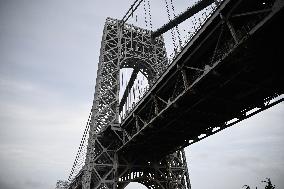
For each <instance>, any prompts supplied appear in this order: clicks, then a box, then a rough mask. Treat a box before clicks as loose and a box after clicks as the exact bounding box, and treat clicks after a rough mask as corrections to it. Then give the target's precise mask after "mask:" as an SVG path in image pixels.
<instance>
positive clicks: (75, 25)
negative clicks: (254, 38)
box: [0, 0, 284, 189]
mask: <svg viewBox="0 0 284 189" xmlns="http://www.w3.org/2000/svg"><path fill="white" fill-rule="evenodd" d="M132 2H133V1H132V0H120V1H118V0H103V1H98V0H97V1H95V0H0V189H16V188H21V189H52V188H54V186H55V183H56V180H57V179H67V177H68V174H69V172H70V169H71V166H72V163H73V161H74V158H75V155H76V151H77V148H78V145H79V142H80V138H81V136H82V133H83V129H84V127H85V123H86V120H87V117H88V113H89V111H90V107H91V103H92V100H93V92H94V87H95V78H96V69H97V62H98V57H99V48H100V41H101V36H102V30H103V25H104V21H105V18H106V17H108V16H110V17H114V18H121V17H122V16H123V14H124V13H125V12H126V10H127V9H128V7H129V6H130V4H131V3H132ZM177 2H178V3H179V4H180V6H181V7H186V6H187V5H186V6H184V3H185V0H184V1H183V3H181V2H182V0H179V1H177ZM187 2H188V1H187ZM155 3H156V2H155ZM153 9H154V10H155V11H153V12H155V13H157V14H158V13H159V11H157V10H156V9H155V7H154V8H153ZM163 22H164V20H163V18H159V17H158V20H157V23H163ZM283 123H284V104H283V103H282V104H279V105H277V106H276V107H274V108H271V109H270V110H267V111H265V112H264V113H261V114H259V115H257V116H255V117H253V118H251V119H249V120H246V121H243V122H242V123H240V124H238V125H236V126H233V127H232V128H229V129H227V130H225V131H223V132H221V133H218V134H216V135H214V136H212V137H209V138H207V139H206V140H204V141H201V142H199V143H197V144H194V145H192V146H190V147H188V148H187V149H186V154H187V160H188V166H189V171H190V177H191V182H192V186H193V188H195V189H207V188H218V189H228V188H232V189H238V188H241V187H242V186H243V185H244V184H250V185H251V186H256V185H258V186H261V184H260V181H261V180H262V179H264V178H265V177H271V179H272V181H273V183H274V184H276V186H277V188H279V189H280V188H284V181H283V178H284V162H283V160H284V149H283V144H284V139H283V134H284V130H283V126H284V125H283ZM140 187H141V188H142V186H140V185H137V184H131V186H128V189H131V188H132V189H133V188H140ZM260 188H261V187H260Z"/></svg>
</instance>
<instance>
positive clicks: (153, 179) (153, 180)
mask: <svg viewBox="0 0 284 189" xmlns="http://www.w3.org/2000/svg"><path fill="white" fill-rule="evenodd" d="M167 66H168V60H167V57H166V51H165V47H164V42H163V38H162V37H158V38H156V39H155V40H153V39H152V38H151V31H149V30H145V29H142V28H138V27H135V26H133V25H128V24H124V25H123V27H122V25H121V24H120V21H119V20H116V19H112V18H107V20H106V23H105V27H104V32H103V38H102V43H101V52H100V60H99V65H98V72H97V80H96V88H95V96H94V101H93V107H92V114H91V115H92V116H91V121H90V130H89V140H88V148H87V155H86V160H85V166H84V168H83V169H82V171H81V172H80V173H79V174H78V175H77V177H76V179H74V180H73V184H72V186H73V187H76V186H79V185H81V184H82V188H84V189H89V188H92V189H93V188H100V189H101V188H106V189H107V188H109V189H113V188H124V187H125V186H126V185H127V184H128V183H129V182H132V181H136V182H140V183H142V184H144V185H145V186H147V187H148V188H153V189H154V188H173V187H174V188H184V189H188V188H190V183H189V176H188V171H187V165H186V160H185V154H184V151H183V150H180V151H177V152H175V153H173V154H171V155H167V156H165V157H164V158H162V159H147V158H145V157H140V158H139V157H133V156H123V155H120V154H117V153H116V150H117V149H118V148H119V147H120V146H121V145H122V144H123V143H125V139H126V138H127V137H130V136H127V135H128V134H127V132H125V131H124V130H123V129H122V128H121V127H120V125H119V115H120V114H122V113H123V112H122V111H123V107H124V106H125V103H126V98H127V95H128V93H129V90H128V89H131V87H132V85H133V80H135V78H136V76H137V73H138V72H141V73H142V74H143V75H144V76H145V77H146V78H147V79H148V81H149V85H150V86H152V85H153V83H154V82H155V81H156V80H157V78H158V77H159V76H160V75H161V74H162V73H163V72H164V70H165V69H166V68H167ZM122 68H132V69H133V72H132V76H131V79H130V81H129V82H128V86H127V87H126V90H125V93H124V95H123V96H122V99H121V100H119V90H120V89H119V87H120V82H119V71H120V69H122ZM137 121H138V120H137ZM80 180H83V182H82V183H81V182H80ZM76 181H78V183H76Z"/></svg>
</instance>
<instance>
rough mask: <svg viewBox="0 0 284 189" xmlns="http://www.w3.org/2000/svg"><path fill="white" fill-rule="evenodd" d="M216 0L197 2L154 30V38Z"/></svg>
mask: <svg viewBox="0 0 284 189" xmlns="http://www.w3.org/2000/svg"><path fill="white" fill-rule="evenodd" d="M214 2H216V0H201V1H199V2H198V3H197V4H195V5H193V6H192V7H190V8H188V9H187V10H186V11H185V12H183V13H181V14H180V15H179V16H177V17H176V18H175V19H173V20H170V21H169V22H168V23H167V24H165V25H163V26H162V27H160V28H159V29H157V30H156V31H154V32H153V33H152V35H151V37H152V38H153V39H155V38H156V37H158V36H160V35H162V34H163V33H166V32H167V31H169V30H170V29H172V28H174V27H176V26H177V25H179V24H180V23H182V22H183V21H185V20H186V19H188V18H190V17H191V16H193V15H194V14H196V13H198V12H199V11H201V10H202V9H204V8H205V7H207V6H209V5H211V4H212V3H214Z"/></svg>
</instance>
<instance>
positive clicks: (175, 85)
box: [69, 0, 284, 189]
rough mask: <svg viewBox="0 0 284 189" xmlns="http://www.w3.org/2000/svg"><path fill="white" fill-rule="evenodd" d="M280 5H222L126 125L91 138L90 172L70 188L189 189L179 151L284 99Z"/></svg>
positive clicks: (276, 0) (253, 1)
mask: <svg viewBox="0 0 284 189" xmlns="http://www.w3.org/2000/svg"><path fill="white" fill-rule="evenodd" d="M283 4H284V3H283V2H282V0H264V1H262V2H260V1H258V0H250V1H245V0H224V1H223V2H222V4H221V5H220V6H219V7H218V8H217V10H216V11H215V12H214V13H213V15H212V16H211V17H210V18H209V20H207V22H206V23H205V24H204V25H203V26H202V28H201V29H200V30H199V31H198V33H197V34H196V35H195V36H194V37H193V38H192V40H191V41H190V42H189V43H188V44H187V45H186V46H185V48H184V49H183V51H182V52H181V53H180V54H179V55H178V56H177V57H176V58H175V60H174V61H173V63H172V64H171V65H170V67H169V68H168V69H167V70H166V72H165V73H164V74H163V75H162V76H161V77H160V78H159V79H158V80H157V82H156V83H155V84H154V85H153V87H152V88H151V89H150V91H149V92H148V93H147V94H146V95H145V96H144V97H143V99H141V101H140V102H139V103H138V104H137V105H136V107H135V108H134V109H133V111H132V113H130V114H129V115H128V117H126V118H125V119H124V120H123V122H122V123H121V124H118V123H107V124H104V125H103V126H102V127H100V128H99V131H98V132H94V131H95V129H93V131H92V130H91V131H90V137H91V140H89V141H90V144H89V145H88V155H87V158H88V159H87V160H86V167H84V168H83V170H82V172H80V173H79V174H78V175H77V177H76V178H75V179H73V182H72V183H71V185H70V187H69V188H70V189H71V188H74V189H75V188H78V189H79V188H84V189H89V188H91V189H93V188H100V189H101V188H102V189H105V188H112V189H114V188H124V187H125V186H126V185H127V184H128V183H129V182H133V181H135V182H140V183H142V184H144V185H145V186H147V187H148V188H164V189H166V188H191V186H190V183H189V178H188V173H187V167H186V161H185V158H184V157H185V156H184V153H183V151H182V149H183V148H184V147H186V146H188V145H191V144H193V143H195V142H197V141H199V140H202V139H204V138H205V137H208V136H210V135H212V134H214V133H216V132H219V131H221V130H222V129H225V128H227V127H229V126H231V125H233V124H235V123H237V122H239V121H241V120H243V119H245V118H247V117H250V116H252V115H254V114H255V113H258V112H259V111H262V110H264V109H267V108H269V107H271V106H273V105H274V104H275V103H277V102H279V101H276V102H273V100H274V99H275V98H276V97H278V96H280V95H281V94H283V93H284V85H283V82H284V74H283V73H282V69H281V68H282V67H283V66H282V63H283V61H280V60H281V59H283V57H282V56H283V55H282V51H283V50H282V49H283V47H282V45H283V42H284V40H283V34H284V29H283V27H282V26H281V23H282V22H283V19H284V17H283V16H284V12H283ZM113 28H114V29H113ZM112 29H113V30H114V33H115V32H117V31H116V30H117V28H115V27H114V26H112ZM114 36H116V35H114ZM131 36H132V34H131ZM115 41H119V40H115ZM149 41H150V40H149ZM125 44H129V43H128V42H127V41H126V42H125ZM131 44H132V43H131ZM114 46H115V48H117V45H114ZM131 49H135V48H132V47H131ZM136 49H139V48H136ZM110 52H112V51H110ZM125 52H127V51H125ZM129 52H131V53H132V51H129ZM149 52H150V51H149ZM161 52H162V51H161ZM115 53H116V51H115ZM137 53H138V54H139V53H140V52H137ZM109 54H110V53H106V56H107V55H109ZM140 54H141V53H140ZM114 55H116V54H114ZM161 57H164V56H161ZM116 59H117V61H118V63H117V64H119V61H120V59H119V56H118V58H116ZM117 64H113V65H114V66H116V65H117ZM117 69H118V68H117V67H114V68H113V70H116V73H118V72H119V71H118V70H117ZM106 73H108V71H106ZM106 78H107V75H106ZM113 78H115V77H113ZM102 83H104V82H102ZM114 83H115V82H114ZM110 86H112V84H111V85H110ZM106 89H107V90H112V89H113V88H111V87H106ZM115 90H118V89H115ZM99 97H100V98H102V97H103V95H101V96H99ZM116 101H117V99H116ZM115 103H117V102H115ZM115 103H113V104H115ZM106 104H107V103H106ZM116 105H117V107H119V104H116ZM117 109H119V108H117ZM114 110H115V106H113V112H115V111H114ZM99 115H101V114H99ZM102 115H105V114H102ZM104 123H105V122H104ZM94 125H95V124H94Z"/></svg>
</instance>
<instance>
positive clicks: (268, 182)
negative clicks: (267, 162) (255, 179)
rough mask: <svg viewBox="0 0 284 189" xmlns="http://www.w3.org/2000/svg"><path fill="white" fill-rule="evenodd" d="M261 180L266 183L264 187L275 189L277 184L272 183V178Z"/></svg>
mask: <svg viewBox="0 0 284 189" xmlns="http://www.w3.org/2000/svg"><path fill="white" fill-rule="evenodd" d="M261 182H264V183H266V186H265V188H264V189H275V185H273V184H272V183H271V180H270V178H266V180H263V181H261Z"/></svg>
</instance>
